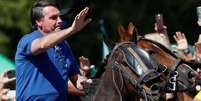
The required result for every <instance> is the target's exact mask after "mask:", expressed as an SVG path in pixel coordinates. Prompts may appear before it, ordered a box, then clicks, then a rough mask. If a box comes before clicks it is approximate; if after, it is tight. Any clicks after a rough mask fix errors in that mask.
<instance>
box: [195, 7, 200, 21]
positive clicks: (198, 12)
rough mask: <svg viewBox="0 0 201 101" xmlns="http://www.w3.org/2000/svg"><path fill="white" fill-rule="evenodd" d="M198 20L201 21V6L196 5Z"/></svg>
mask: <svg viewBox="0 0 201 101" xmlns="http://www.w3.org/2000/svg"><path fill="white" fill-rule="evenodd" d="M196 11H197V17H198V21H201V6H198V7H196Z"/></svg>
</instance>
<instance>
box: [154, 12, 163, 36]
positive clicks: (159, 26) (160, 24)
mask: <svg viewBox="0 0 201 101" xmlns="http://www.w3.org/2000/svg"><path fill="white" fill-rule="evenodd" d="M155 20H156V26H157V29H158V32H159V33H162V32H163V30H164V22H163V15H162V14H156V16H155Z"/></svg>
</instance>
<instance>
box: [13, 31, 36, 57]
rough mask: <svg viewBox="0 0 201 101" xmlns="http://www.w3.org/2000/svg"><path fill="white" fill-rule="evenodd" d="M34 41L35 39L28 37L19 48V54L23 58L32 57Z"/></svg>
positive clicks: (20, 43) (25, 37) (24, 38)
mask: <svg viewBox="0 0 201 101" xmlns="http://www.w3.org/2000/svg"><path fill="white" fill-rule="evenodd" d="M34 39H35V38H33V37H29V36H28V35H26V36H24V37H23V38H22V39H21V40H20V42H19V44H18V46H17V52H19V53H20V55H22V56H30V55H32V51H31V44H32V42H33V40H34Z"/></svg>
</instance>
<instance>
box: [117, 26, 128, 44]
mask: <svg viewBox="0 0 201 101" xmlns="http://www.w3.org/2000/svg"><path fill="white" fill-rule="evenodd" d="M117 32H118V33H119V36H120V41H123V40H124V34H125V33H126V30H125V28H124V27H123V25H122V24H118V27H117Z"/></svg>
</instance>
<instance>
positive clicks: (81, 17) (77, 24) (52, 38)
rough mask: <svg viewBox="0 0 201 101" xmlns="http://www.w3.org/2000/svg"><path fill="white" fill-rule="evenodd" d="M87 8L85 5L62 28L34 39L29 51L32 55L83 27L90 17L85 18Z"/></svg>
mask: <svg viewBox="0 0 201 101" xmlns="http://www.w3.org/2000/svg"><path fill="white" fill-rule="evenodd" d="M88 10H89V8H88V7H86V8H85V9H83V10H82V11H81V12H80V13H79V14H78V15H77V16H76V17H75V19H74V22H73V24H72V25H71V26H70V27H69V28H67V29H64V30H61V31H58V32H53V33H50V34H48V35H46V36H44V37H42V38H38V39H36V40H34V41H33V42H32V44H31V51H32V53H33V54H34V55H37V54H40V53H41V52H44V51H46V50H47V49H48V48H50V47H53V46H55V45H56V44H58V43H59V42H61V41H63V40H65V39H66V38H68V37H69V36H71V35H72V34H74V33H76V32H78V31H80V30H81V29H82V28H84V27H85V26H86V25H87V24H88V23H89V22H90V21H91V19H90V18H89V19H87V20H85V17H86V14H87V12H88Z"/></svg>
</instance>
